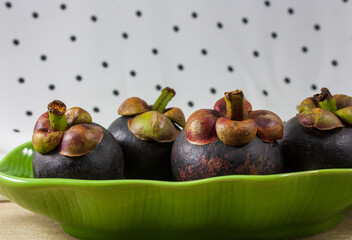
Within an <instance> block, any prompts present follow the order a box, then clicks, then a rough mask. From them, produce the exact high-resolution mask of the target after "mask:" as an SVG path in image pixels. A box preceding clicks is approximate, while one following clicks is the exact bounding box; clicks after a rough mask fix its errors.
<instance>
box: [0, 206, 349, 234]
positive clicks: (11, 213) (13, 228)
mask: <svg viewBox="0 0 352 240" xmlns="http://www.w3.org/2000/svg"><path fill="white" fill-rule="evenodd" d="M0 228H1V231H0V239H1V240H14V239H16V240H75V239H76V238H73V237H71V236H69V235H68V234H66V233H65V232H64V231H63V230H62V229H61V227H60V225H59V224H58V222H56V221H54V220H52V219H49V218H46V217H43V216H41V215H38V214H35V213H32V212H30V211H28V210H26V209H24V208H22V207H20V206H18V205H17V204H15V203H12V202H9V201H0ZM301 239H302V240H303V239H304V240H322V239H323V240H324V239H328V240H352V210H351V211H349V212H348V215H347V217H346V219H345V220H344V221H343V222H342V223H341V224H340V225H338V226H336V227H334V228H332V229H330V230H328V231H326V232H323V233H320V234H317V235H314V236H310V237H306V238H301Z"/></svg>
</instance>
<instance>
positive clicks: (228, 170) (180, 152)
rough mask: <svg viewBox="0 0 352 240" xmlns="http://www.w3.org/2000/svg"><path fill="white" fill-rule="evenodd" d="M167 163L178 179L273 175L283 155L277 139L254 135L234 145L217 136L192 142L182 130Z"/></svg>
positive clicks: (280, 168) (281, 168) (278, 167)
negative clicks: (246, 141) (245, 142)
mask: <svg viewBox="0 0 352 240" xmlns="http://www.w3.org/2000/svg"><path fill="white" fill-rule="evenodd" d="M171 166H172V172H173V174H174V177H175V178H176V179H177V180H179V181H189V180H196V179H201V178H208V177H216V176H224V175H235V174H252V175H254V174H275V173H281V172H282V171H283V156H282V153H281V151H280V149H279V146H278V142H277V141H274V142H273V143H264V142H262V141H261V140H260V139H259V138H258V137H255V138H254V139H253V140H252V141H251V142H250V143H248V144H246V145H244V146H242V147H235V146H230V145H227V144H224V143H223V142H221V141H220V139H219V138H218V139H216V140H215V141H213V142H211V143H209V144H205V145H194V144H192V143H190V142H189V141H188V140H187V139H186V136H185V132H184V130H182V131H181V133H180V134H179V135H178V137H177V138H176V140H175V142H174V145H173V148H172V154H171Z"/></svg>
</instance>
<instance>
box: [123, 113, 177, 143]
mask: <svg viewBox="0 0 352 240" xmlns="http://www.w3.org/2000/svg"><path fill="white" fill-rule="evenodd" d="M128 128H129V129H130V131H131V132H132V133H133V134H134V135H135V136H136V137H138V138H139V139H141V140H144V141H151V140H154V141H157V142H173V141H175V139H176V137H177V135H178V134H179V133H180V130H178V129H177V128H176V127H175V126H174V124H173V123H172V121H171V120H170V119H169V118H168V117H166V116H165V115H164V114H162V113H160V112H158V111H149V112H145V113H142V114H139V115H137V116H136V117H134V118H131V119H129V120H128Z"/></svg>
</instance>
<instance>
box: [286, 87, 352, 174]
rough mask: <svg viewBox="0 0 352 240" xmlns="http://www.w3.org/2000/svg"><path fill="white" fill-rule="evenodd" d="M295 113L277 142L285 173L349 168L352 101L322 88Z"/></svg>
mask: <svg viewBox="0 0 352 240" xmlns="http://www.w3.org/2000/svg"><path fill="white" fill-rule="evenodd" d="M298 111H299V113H298V114H297V115H296V116H295V117H293V118H291V119H290V120H289V121H288V122H287V123H286V124H285V130H284V135H283V138H282V140H281V141H280V146H281V149H282V153H283V155H284V158H285V169H286V171H288V172H294V171H305V170H316V169H327V168H352V147H351V143H352V127H351V124H352V97H350V96H347V95H343V94H337V95H333V96H332V95H331V93H330V92H329V90H328V89H327V88H322V89H321V93H318V94H315V95H314V96H313V97H310V98H306V99H304V100H303V101H302V102H301V104H300V105H299V107H298Z"/></svg>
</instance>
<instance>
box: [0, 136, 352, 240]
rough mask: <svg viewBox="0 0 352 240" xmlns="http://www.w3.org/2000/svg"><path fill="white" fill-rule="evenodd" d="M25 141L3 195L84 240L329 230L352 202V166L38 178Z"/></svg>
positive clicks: (12, 158) (275, 235)
mask: <svg viewBox="0 0 352 240" xmlns="http://www.w3.org/2000/svg"><path fill="white" fill-rule="evenodd" d="M32 154H33V148H32V145H31V143H30V142H28V143H25V144H23V145H21V146H19V147H17V148H16V149H14V150H13V151H12V152H10V153H9V154H8V155H7V156H6V157H5V158H4V159H2V160H1V161H0V194H2V195H4V196H5V197H7V198H8V199H10V200H11V201H13V202H15V203H17V204H18V205H20V206H22V207H24V208H26V209H28V210H30V211H33V212H35V213H39V214H41V215H44V216H47V217H49V218H52V219H55V220H56V221H58V222H59V223H60V224H61V226H62V228H63V229H64V231H66V232H67V233H68V234H70V235H72V236H75V237H78V238H82V239H192V240H193V239H282V238H291V237H300V236H306V235H311V234H314V233H318V232H321V231H324V230H327V229H329V228H331V227H333V226H335V225H337V224H339V223H340V222H341V221H342V220H343V218H344V217H345V215H346V212H347V211H348V210H349V209H350V208H351V206H352V169H330V170H319V171H307V172H300V173H290V174H277V175H267V176H225V177H216V178H209V179H204V180H197V181H191V182H163V181H151V180H108V181H94V180H72V179H34V178H33V174H32Z"/></svg>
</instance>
